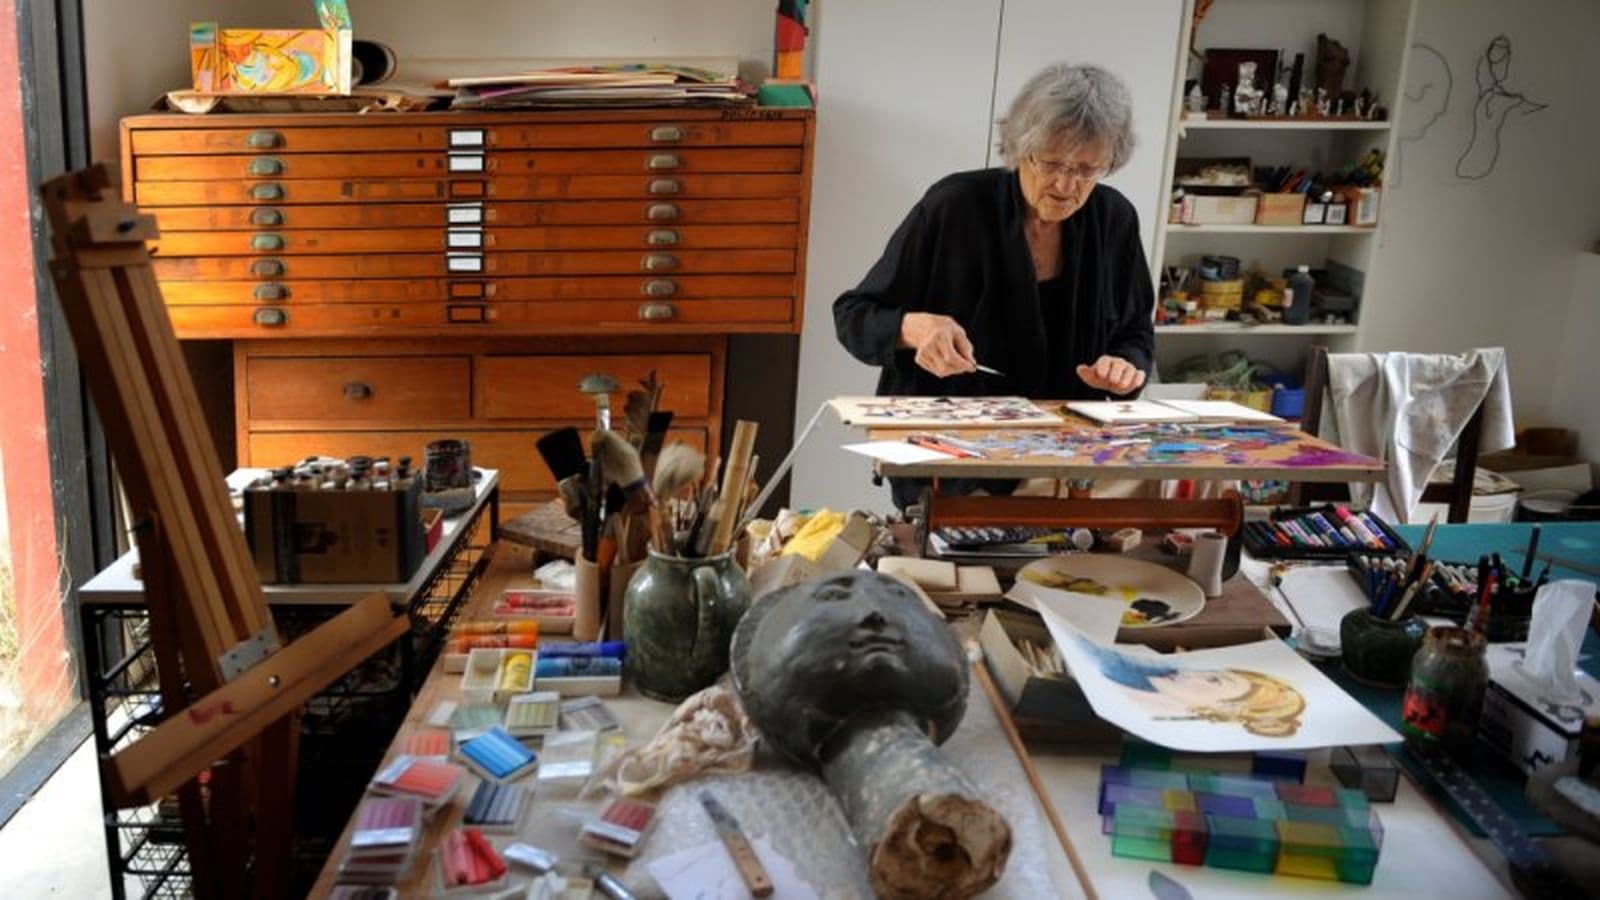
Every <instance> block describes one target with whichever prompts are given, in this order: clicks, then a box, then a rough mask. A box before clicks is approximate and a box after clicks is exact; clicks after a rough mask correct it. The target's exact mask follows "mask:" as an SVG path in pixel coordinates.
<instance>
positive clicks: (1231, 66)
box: [1200, 49, 1278, 109]
mask: <svg viewBox="0 0 1600 900" xmlns="http://www.w3.org/2000/svg"><path fill="white" fill-rule="evenodd" d="M1248 62H1253V63H1255V64H1256V77H1255V88H1256V90H1258V91H1261V92H1263V93H1265V94H1267V95H1268V96H1270V95H1271V94H1272V79H1274V78H1276V77H1277V75H1278V51H1276V50H1243V49H1221V50H1217V49H1213V50H1207V51H1206V62H1205V68H1203V69H1202V70H1201V72H1200V91H1201V93H1203V94H1205V95H1206V108H1207V109H1218V108H1220V103H1219V102H1218V95H1219V94H1221V93H1222V86H1223V85H1227V86H1228V90H1229V91H1230V92H1232V91H1235V90H1237V89H1238V87H1239V64H1240V63H1248Z"/></svg>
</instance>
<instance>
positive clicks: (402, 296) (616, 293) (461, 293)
mask: <svg viewBox="0 0 1600 900" xmlns="http://www.w3.org/2000/svg"><path fill="white" fill-rule="evenodd" d="M794 289H795V278H794V276H793V275H677V276H664V277H659V278H658V277H654V276H649V275H638V276H633V275H609V276H608V275H596V276H590V277H586V278H484V279H477V278H367V279H349V280H334V279H304V280H289V281H285V280H273V279H266V280H261V281H245V280H240V281H176V280H170V279H169V280H164V281H162V282H161V296H162V299H164V300H165V301H166V302H167V303H168V304H169V305H172V306H190V305H202V306H204V305H216V304H244V305H257V304H268V305H272V304H278V305H283V304H288V305H292V306H294V305H305V304H313V303H417V302H426V301H441V300H452V301H472V302H495V303H505V302H516V301H537V302H556V303H560V302H570V301H584V300H635V301H641V302H642V299H643V298H651V299H664V300H672V301H680V302H681V301H684V300H706V299H720V298H736V297H781V296H784V295H786V294H789V293H792V292H793V291H794Z"/></svg>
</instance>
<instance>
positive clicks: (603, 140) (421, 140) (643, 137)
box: [131, 122, 805, 156]
mask: <svg viewBox="0 0 1600 900" xmlns="http://www.w3.org/2000/svg"><path fill="white" fill-rule="evenodd" d="M131 138H132V143H133V152H134V153H136V154H139V155H145V154H163V155H185V156H195V155H202V154H209V153H318V152H321V153H340V152H353V151H370V150H436V151H442V150H448V149H451V148H455V149H458V150H459V149H470V148H474V147H478V146H486V147H490V148H506V149H528V148H535V147H670V146H681V147H699V146H708V145H726V146H746V147H761V146H790V145H798V144H800V143H801V142H802V141H804V140H805V123H803V122H598V123H590V122H582V123H570V124H548V125H510V124H498V123H496V124H489V125H476V126H474V125H460V126H451V127H443V126H420V127H419V126H397V125H384V126H368V125H359V126H357V125H350V126H335V127H305V126H291V127H288V128H272V127H265V128H174V129H136V130H134V131H133V132H132V133H131Z"/></svg>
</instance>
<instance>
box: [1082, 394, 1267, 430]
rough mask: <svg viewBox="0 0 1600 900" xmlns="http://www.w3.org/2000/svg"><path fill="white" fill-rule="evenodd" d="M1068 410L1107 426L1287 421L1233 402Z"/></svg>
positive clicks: (1111, 404) (1098, 404)
mask: <svg viewBox="0 0 1600 900" xmlns="http://www.w3.org/2000/svg"><path fill="white" fill-rule="evenodd" d="M1067 409H1068V410H1070V411H1072V412H1075V413H1077V414H1078V415H1080V416H1083V417H1084V418H1086V419H1093V420H1094V421H1096V422H1101V423H1104V424H1106V425H1154V424H1160V423H1166V422H1184V423H1189V422H1219V423H1221V422H1282V421H1283V420H1282V419H1280V418H1278V417H1277V416H1274V415H1271V414H1270V413H1264V412H1262V411H1261V410H1259V409H1251V408H1250V407H1248V406H1245V405H1244V404H1242V403H1234V402H1232V401H1230V400H1074V401H1071V402H1070V403H1068V404H1067Z"/></svg>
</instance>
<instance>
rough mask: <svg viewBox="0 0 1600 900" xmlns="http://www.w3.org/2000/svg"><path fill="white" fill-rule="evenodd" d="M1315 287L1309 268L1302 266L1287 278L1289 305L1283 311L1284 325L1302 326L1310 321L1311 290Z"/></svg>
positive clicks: (1315, 283)
mask: <svg viewBox="0 0 1600 900" xmlns="http://www.w3.org/2000/svg"><path fill="white" fill-rule="evenodd" d="M1316 286H1317V282H1316V280H1315V279H1313V278H1312V277H1311V267H1310V266H1305V265H1302V266H1300V267H1298V268H1296V269H1295V271H1294V274H1293V275H1290V276H1289V305H1288V306H1287V307H1285V308H1284V310H1283V321H1284V324H1286V325H1304V324H1306V322H1308V321H1310V320H1311V290H1312V288H1314V287H1316Z"/></svg>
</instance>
